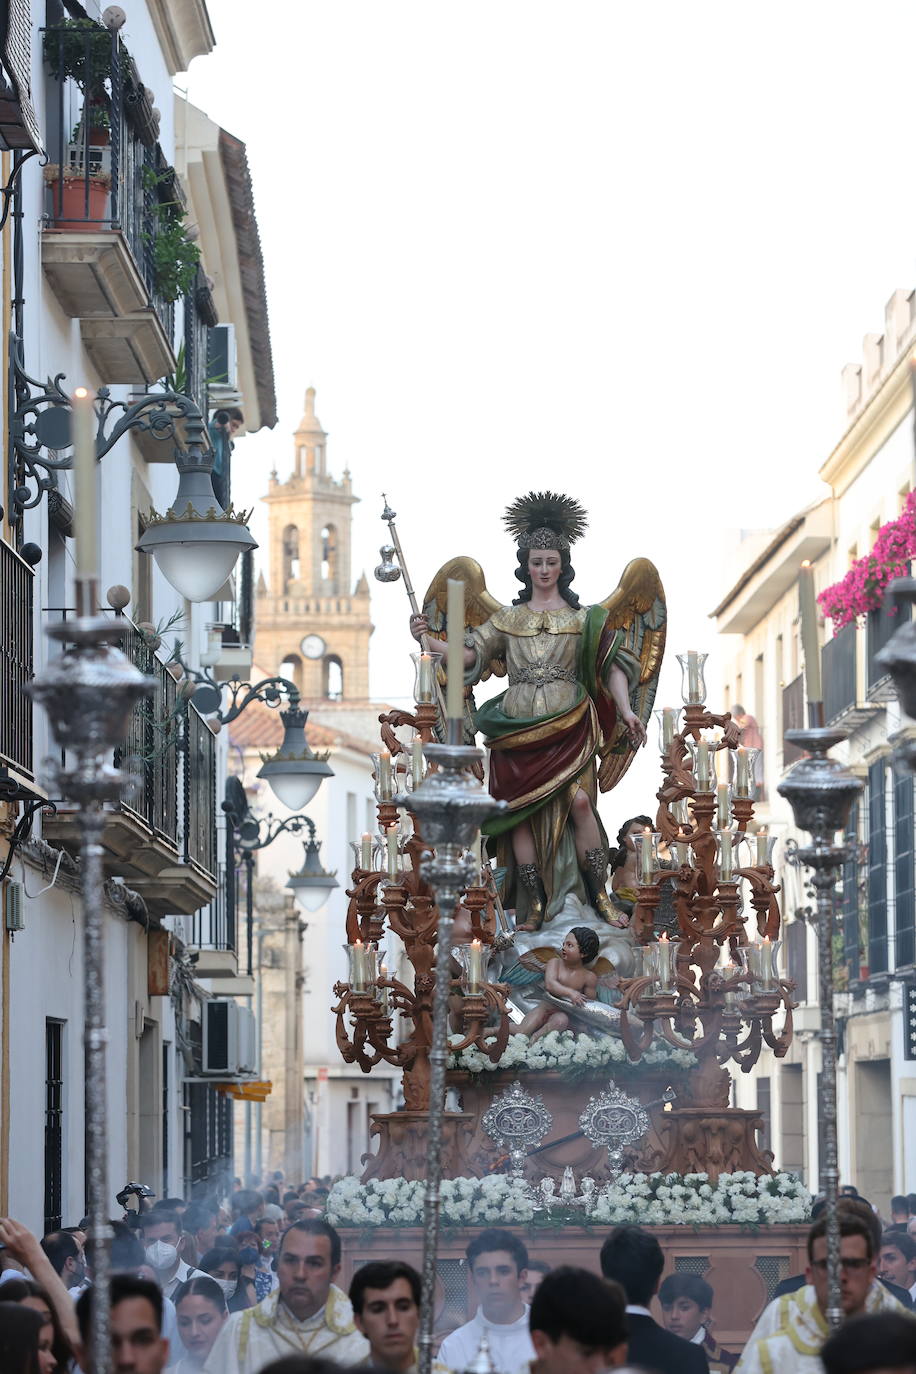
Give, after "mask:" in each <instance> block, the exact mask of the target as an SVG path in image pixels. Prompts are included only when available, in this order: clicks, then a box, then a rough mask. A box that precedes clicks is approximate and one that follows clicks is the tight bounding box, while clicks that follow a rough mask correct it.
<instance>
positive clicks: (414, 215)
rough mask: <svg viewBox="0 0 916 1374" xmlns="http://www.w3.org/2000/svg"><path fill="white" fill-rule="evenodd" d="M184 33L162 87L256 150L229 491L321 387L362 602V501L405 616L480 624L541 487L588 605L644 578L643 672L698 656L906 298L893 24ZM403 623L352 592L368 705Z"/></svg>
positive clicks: (745, 8) (664, 12) (223, 12)
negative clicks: (258, 394)
mask: <svg viewBox="0 0 916 1374" xmlns="http://www.w3.org/2000/svg"><path fill="white" fill-rule="evenodd" d="M209 9H210V13H211V16H212V20H213V25H214V28H215V30H216V35H217V48H216V51H215V52H214V53H213V54H212V55H211V56H210V57H208V58H205V59H201V60H198V61H196V62H195V63H194V64H193V65H192V67H191V71H190V73H189V74H188V77H187V81H186V84H187V86H188V89H189V92H190V97H191V99H192V100H193V101H194V102H195V103H196V104H198V105H200V106H201V107H202V108H203V109H205V110H206V111H207V112H208V114H210V116H211V117H212V118H214V119H216V120H217V121H218V122H220V123H221V124H222V125H223V126H224V127H225V128H227V129H228V130H230V131H231V132H232V133H233V134H235V135H237V136H238V137H240V138H242V139H243V140H244V141H245V142H246V143H247V145H248V156H249V161H250V164H251V169H252V176H253V180H254V189H255V197H256V202H257V211H258V220H259V225H260V231H261V240H262V244H263V248H264V255H265V261H266V268H267V282H268V292H269V302H270V322H271V335H272V339H273V351H274V367H275V370H276V376H277V387H278V398H279V410H280V422H279V425H278V426H277V428H276V429H275V430H274V431H273V432H272V433H269V432H267V431H264V432H263V433H262V434H260V435H258V436H255V437H249V438H246V439H245V441H244V443H243V444H242V445H240V446H239V448H238V449H237V451H236V453H237V460H236V463H235V464H234V467H233V492H234V494H236V493H238V495H239V496H240V497H241V498H242V499H243V500H246V501H247V502H249V503H253V502H254V501H255V500H256V498H257V497H258V496H259V495H260V494H261V493H262V492H263V491H264V490H266V478H267V474H268V473H269V471H270V469H271V468H272V467H274V466H276V467H277V468H278V469H279V471H280V474H281V476H282V475H285V473H286V472H287V471H288V469H289V466H290V461H291V438H290V435H291V431H292V430H293V429H294V428H295V426H296V424H297V422H298V420H299V417H300V415H301V413H302V409H303V398H304V393H305V388H306V387H307V386H308V385H314V386H315V387H316V388H317V390H318V403H317V411H318V414H319V416H320V418H321V420H322V423H323V424H324V427H325V428H326V429H327V430H328V431H329V433H330V440H329V463H330V467H331V469H332V470H333V471H334V472H335V473H337V474H339V473H340V472H341V471H342V470H343V468H344V467H349V468H350V470H351V472H352V475H353V482H354V488H355V490H356V492H357V493H358V494H359V495H360V496H361V497H362V498H363V499H362V504H361V505H360V506H358V507H357V514H356V519H355V546H356V547H355V553H354V564H355V571H356V572H357V573H358V571H359V569H360V567H365V569H366V571H367V573H368V574H369V575H370V577H371V572H372V569H373V567H374V566H375V564H376V563H377V561H378V555H377V549H378V546H379V544H380V543H381V542H382V538H383V535H384V529H383V526H382V524H381V522H380V521H379V519H378V515H379V512H380V510H381V499H380V495H379V493H380V492H381V491H382V490H383V489H384V490H386V491H387V492H388V495H389V498H390V499H391V502H392V504H393V505H394V507H395V508H396V509H397V510H398V512H399V516H400V520H399V527H400V531H401V535H402V539H403V541H404V546H405V551H406V554H407V557H408V561H409V564H410V567H411V571H412V573H413V576H414V580H415V582H416V584H417V586H418V588H420V589H421V590H422V589H423V588H424V587H425V586H426V584H427V581H428V579H429V577H430V576H431V574H432V573H433V572H434V571H435V569H436V568H437V567H438V566H439V564H440V563H441V561H443V559H444V558H445V557H447V556H450V555H452V554H456V553H469V554H472V555H474V556H476V557H478V558H479V559H480V561H481V562H482V563H483V565H484V567H485V569H486V572H487V577H488V583H489V586H490V588H491V590H492V591H493V592H494V593H495V594H496V595H499V596H502V597H508V595H509V593H510V592H512V591H513V589H514V587H515V585H516V584H515V583H514V580H513V578H512V575H511V573H512V567H513V565H514V555H513V550H512V547H511V545H510V544H509V542H508V541H507V540H506V539H505V537H504V536H503V534H502V532H501V524H500V515H501V512H502V510H503V507H504V506H505V505H506V503H507V502H508V501H509V500H511V499H512V498H513V497H514V496H516V495H518V494H519V493H520V492H522V491H523V490H526V489H528V488H530V487H544V486H550V487H557V488H560V489H562V490H565V491H568V492H569V493H570V494H572V495H575V496H576V497H578V498H579V499H580V500H582V501H583V502H584V503H585V504H586V506H588V508H589V510H590V512H591V531H590V534H589V535H588V536H587V537H586V539H585V540H584V541H583V543H582V545H580V546H579V548H578V549H577V553H576V557H575V565H576V568H577V571H578V579H577V589H578V591H579V593H580V595H581V596H582V597H583V599H584V600H586V601H588V600H597V599H600V598H601V597H603V596H605V595H606V594H607V592H608V591H610V590H611V588H612V587H613V586H615V585H616V583H617V580H618V577H619V574H620V572H621V570H622V568H623V566H624V564H625V563H626V561H627V560H628V559H629V558H631V557H633V556H634V555H636V554H644V555H647V556H648V557H650V558H652V559H653V560H654V561H655V562H656V563H657V564H658V566H659V568H660V570H661V573H662V577H663V579H664V581H665V583H666V584H667V587H668V591H669V603H670V637H669V645H670V653H671V660H670V661H671V662H673V654H674V652H675V651H676V650H678V649H684V648H688V647H690V648H709V649H711V650H713V651H714V643H713V635H712V633H711V626H710V625H709V623H708V621H707V620H706V616H707V614H708V612H709V610H710V609H711V608H712V606H713V605H714V604H715V602H716V599H717V596H718V594H719V592H720V590H721V586H722V574H721V571H720V569H719V566H718V564H719V557H720V552H721V550H722V548H723V546H724V545H725V543H726V540H727V535H726V531H727V529H728V527H729V526H739V525H740V526H745V527H761V526H772V525H775V524H778V523H779V522H780V521H781V520H783V519H784V518H786V517H787V516H788V515H790V514H791V513H792V511H793V510H795V509H796V508H797V507H799V506H800V505H803V504H804V503H806V502H807V501H808V500H810V499H812V498H813V497H814V496H816V495H817V493H818V489H819V483H818V478H817V469H818V467H819V465H820V464H821V463H822V462H823V460H824V458H825V457H826V456H827V454H828V452H829V451H830V449H831V448H832V447H833V445H834V443H835V442H836V441H837V439H838V438H839V436H840V433H841V432H842V429H843V411H842V407H841V402H840V386H839V374H840V369H841V367H842V366H843V364H844V363H845V362H847V361H852V360H858V359H859V357H860V354H861V339H862V335H863V334H865V333H867V332H876V333H880V332H881V330H882V328H883V309H884V303H885V301H886V300H887V298H888V297H889V296H890V294H891V292H892V291H893V290H894V288H895V287H897V286H906V287H908V288H909V287H911V286H913V285H914V284H916V262H914V248H916V177H914V176H913V172H912V163H913V146H914V131H913V114H912V71H913V66H912V54H913V52H914V51H916V13H914V9H913V7H912V5H911V4H909V3H890V2H888V3H881V2H880V0H872V3H869V4H865V3H858V4H849V3H842V2H840V3H838V2H837V0H830V3H820V2H819V0H806V3H805V4H799V3H798V2H797V0H792V3H788V2H787V0H777V2H776V3H773V4H770V5H767V6H765V7H762V6H759V5H754V6H751V5H748V4H735V3H734V0H729V3H702V0H701V3H695V4H692V5H684V4H683V3H680V2H678V3H654V4H653V3H646V4H641V5H633V4H628V5H624V4H620V3H614V2H613V0H565V3H559V2H558V0H557V2H556V3H550V4H547V3H541V2H540V0H523V2H522V0H486V2H485V3H482V0H464V2H463V3H461V4H460V5H459V4H454V3H445V2H444V0H404V2H403V3H393V2H392V0H348V3H346V4H341V3H339V0H280V3H279V4H275V5H272V6H271V5H265V6H262V7H260V6H253V5H252V4H251V3H250V0H209ZM182 84H185V83H184V82H183V83H182ZM237 499H238V498H237ZM254 529H255V534H256V536H258V535H260V536H263V533H264V523H263V520H262V519H261V518H259V517H258V516H256V517H255V520H254ZM406 611H407V607H406V601H405V598H404V593H403V586H402V584H395V585H393V586H382V585H380V584H377V583H374V582H373V618H374V620H375V623H376V626H377V629H376V633H375V636H374V640H373V655H372V670H373V679H372V686H373V692H374V694H375V695H376V696H377V697H379V698H385V699H388V700H392V701H393V700H397V699H400V698H404V697H406V696H407V694H408V693H409V691H410V678H409V676H408V671H407V669H408V661H407V659H406V655H407V653H408V652H409V650H410V648H411V647H412V642H411V641H410V640H409V638H408V636H407V632H406V625H405V617H406ZM675 666H676V665H675ZM678 681H679V679H678V678H676V677H674V676H673V675H670V676H668V677H666V679H664V686H663V689H662V690H663V694H664V696H665V702H666V703H668V701H669V698H670V700H671V701H672V702H676V700H677V692H676V683H677V682H678ZM659 704H662V703H661V700H660V702H659ZM711 704H716V703H711ZM653 742H654V741H653ZM631 772H632V773H633V774H635V777H634V779H633V781H632V783H629V782H628V784H627V788H626V794H625V795H620V796H618V797H617V798H615V800H614V802H613V803H612V804H611V805H610V806H609V807H608V808H606V811H605V814H606V817H607V819H608V821H609V823H611V824H613V826H614V828H616V824H617V820H618V815H619V814H621V815H622V814H623V813H625V812H626V811H628V810H629V809H631V806H632V808H633V809H637V810H639V809H642V808H643V807H648V808H649V809H650V810H652V811H654V802H652V800H651V799H652V794H654V791H655V788H656V787H657V785H658V783H657V779H656V773H657V755H656V754H655V751H654V749H653V751H652V754H651V757H650V756H649V754H648V752H647V753H646V754H645V755H643V756H642V757H641V758H640V760H639V762H638V764H637V765H636V767H635V768H634V769H633V770H631Z"/></svg>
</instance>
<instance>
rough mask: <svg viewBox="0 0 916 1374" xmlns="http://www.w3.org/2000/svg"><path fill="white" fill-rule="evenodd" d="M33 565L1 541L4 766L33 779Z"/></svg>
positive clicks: (0, 742)
mask: <svg viewBox="0 0 916 1374" xmlns="http://www.w3.org/2000/svg"><path fill="white" fill-rule="evenodd" d="M34 577H35V574H34V572H33V570H32V568H31V567H30V566H29V564H28V563H26V561H25V560H24V559H23V558H20V556H19V554H18V553H16V551H15V550H14V549H13V548H11V547H10V545H9V544H6V543H4V542H3V541H2V540H0V766H3V767H6V768H12V769H14V770H15V772H17V773H20V774H22V775H24V776H25V777H27V778H29V779H31V778H33V777H34V772H33V768H32V699H31V697H29V696H26V694H25V692H24V691H23V690H22V689H23V687H24V686H25V684H26V683H27V682H29V681H31V678H32V583H33V580H34Z"/></svg>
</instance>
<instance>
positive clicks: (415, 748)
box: [410, 735, 423, 788]
mask: <svg viewBox="0 0 916 1374" xmlns="http://www.w3.org/2000/svg"><path fill="white" fill-rule="evenodd" d="M410 780H411V782H412V783H413V785H414V787H415V788H416V787H419V786H420V784H421V783H422V781H423V741H422V740H421V739H420V736H419V735H414V737H413V739H412V740H411V742H410Z"/></svg>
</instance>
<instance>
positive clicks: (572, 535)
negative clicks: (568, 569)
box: [503, 491, 588, 549]
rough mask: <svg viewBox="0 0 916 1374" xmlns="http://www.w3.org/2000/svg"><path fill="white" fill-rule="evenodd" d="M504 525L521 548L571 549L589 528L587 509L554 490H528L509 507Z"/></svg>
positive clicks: (504, 518) (504, 517)
mask: <svg viewBox="0 0 916 1374" xmlns="http://www.w3.org/2000/svg"><path fill="white" fill-rule="evenodd" d="M503 524H504V525H505V526H506V529H507V530H508V531H509V533H510V534H511V535H512V537H513V538H514V539H515V540H516V541H517V543H518V546H519V548H520V549H531V548H537V549H549V548H556V549H568V548H569V546H570V545H571V544H574V543H575V542H576V540H577V539H581V537H582V535H583V534H584V533H585V530H586V528H587V526H588V517H587V516H586V513H585V508H584V506H580V505H579V502H578V501H574V500H573V498H572V497H571V496H563V495H561V494H560V493H559V492H555V491H529V493H528V495H527V496H519V497H518V498H517V499H516V500H515V501H513V502H512V504H511V505H510V506H507V507H506V511H505V514H504V515H503Z"/></svg>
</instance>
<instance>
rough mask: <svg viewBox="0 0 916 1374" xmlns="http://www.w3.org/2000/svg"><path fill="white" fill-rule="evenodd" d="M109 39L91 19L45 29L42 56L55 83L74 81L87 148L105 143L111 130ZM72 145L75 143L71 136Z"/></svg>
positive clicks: (103, 29)
mask: <svg viewBox="0 0 916 1374" xmlns="http://www.w3.org/2000/svg"><path fill="white" fill-rule="evenodd" d="M112 52H113V49H112V36H111V33H110V32H109V31H108V29H106V28H103V27H102V25H101V24H96V23H95V22H94V21H93V20H92V19H65V20H64V21H63V22H62V23H61V24H59V25H57V26H55V27H54V28H49V29H46V30H45V36H44V55H45V61H46V62H47V64H48V67H49V68H50V71H51V75H52V76H53V77H54V79H55V80H56V81H65V80H67V79H70V80H72V81H75V82H76V84H77V86H78V87H79V88H80V90H81V91H82V93H83V112H82V115H81V116H80V122H79V124H78V125H77V129H78V130H79V129H81V128H82V126H83V124H84V122H85V125H86V128H87V130H88V138H89V144H90V146H95V147H101V146H104V145H105V144H107V143H108V141H109V138H110V129H111V114H110V100H109V96H108V91H107V90H106V88H105V82H106V81H110V79H111V63H112ZM73 141H74V142H77V141H78V138H77V136H76V134H74V139H73Z"/></svg>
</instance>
